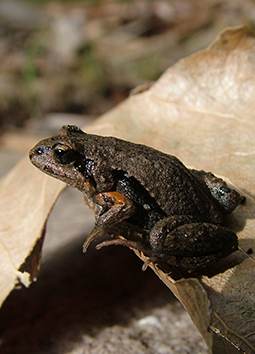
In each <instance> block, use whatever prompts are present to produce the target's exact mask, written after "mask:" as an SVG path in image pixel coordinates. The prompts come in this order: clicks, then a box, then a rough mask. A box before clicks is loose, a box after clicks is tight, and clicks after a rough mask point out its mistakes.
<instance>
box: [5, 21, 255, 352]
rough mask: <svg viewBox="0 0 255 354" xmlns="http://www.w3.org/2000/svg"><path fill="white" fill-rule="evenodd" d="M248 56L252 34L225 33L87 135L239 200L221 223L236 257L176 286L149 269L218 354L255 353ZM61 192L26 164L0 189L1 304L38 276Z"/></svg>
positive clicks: (254, 89)
mask: <svg viewBox="0 0 255 354" xmlns="http://www.w3.org/2000/svg"><path fill="white" fill-rule="evenodd" d="M254 58H255V38H254V34H253V32H252V31H251V30H249V29H247V28H244V27H240V28H232V29H227V30H225V31H224V32H222V33H221V34H220V35H219V37H218V38H217V39H216V40H215V41H214V42H213V43H212V45H211V46H210V47H209V48H208V49H206V50H203V51H200V52H198V53H197V54H195V55H192V56H190V57H188V58H185V59H183V60H180V61H179V62H178V63H177V64H176V65H174V66H173V67H171V68H170V69H169V70H167V71H166V72H165V74H164V75H163V76H162V77H161V78H160V79H159V80H158V81H157V82H156V83H155V84H154V85H153V86H152V87H151V88H150V89H149V90H147V91H145V92H142V93H140V94H137V95H133V96H131V97H130V98H129V99H127V100H126V101H125V102H124V103H122V104H121V105H119V106H118V107H117V108H115V109H114V110H112V111H110V112H109V113H108V114H106V115H104V116H103V117H102V118H101V119H99V120H97V121H96V123H95V124H93V125H91V126H90V127H89V128H86V131H87V132H93V133H98V134H104V135H115V136H117V137H121V138H125V139H127V140H131V141H134V142H140V143H145V144H147V145H151V146H153V147H155V148H158V149H160V150H163V151H165V152H169V153H171V154H173V155H176V156H178V157H179V158H180V159H181V160H182V161H183V162H184V163H185V164H186V165H188V166H192V167H194V168H197V169H204V170H208V171H212V172H213V173H215V174H217V175H220V176H221V177H223V178H224V179H227V181H228V182H229V183H231V184H232V185H234V186H235V187H236V188H237V189H238V190H239V191H240V192H241V193H242V194H243V195H245V196H246V198H247V199H246V204H245V205H243V206H239V207H238V208H237V210H236V211H235V212H234V213H233V214H232V215H231V217H230V218H229V220H228V223H229V226H230V227H231V228H232V229H234V230H235V231H236V233H237V235H238V237H239V247H240V250H239V251H238V252H235V253H234V254H233V255H231V256H230V257H228V259H226V260H224V261H223V262H220V263H219V264H218V265H217V266H215V267H213V268H212V273H211V274H207V275H203V276H201V277H190V278H188V279H180V280H174V279H172V278H171V277H170V276H169V275H167V274H165V273H164V272H162V271H161V270H160V269H158V268H157V266H154V265H151V267H152V268H153V270H154V271H155V273H156V274H157V275H158V276H159V277H160V279H161V280H162V281H163V282H164V283H165V284H166V285H167V286H168V287H169V288H170V289H171V290H172V291H173V292H174V294H175V295H176V296H177V297H178V298H179V300H180V301H181V302H182V304H183V305H184V306H185V308H186V309H187V311H188V312H189V314H190V316H191V318H192V319H193V321H194V323H195V324H196V325H197V328H198V329H199V331H200V333H201V334H202V335H203V337H204V339H205V341H206V343H207V344H208V346H209V347H210V348H212V350H213V351H214V352H215V353H236V352H238V353H240V351H239V350H238V349H240V350H241V352H245V353H253V352H255V332H254V329H255V311H254V297H255V295H254V294H255V284H254V280H253V279H254V277H253V273H254V254H253V253H252V250H254V249H255V244H254V216H255V208H254V205H255V204H254V195H255V183H254V178H253V174H254V154H255V153H254V151H255V146H254V139H253V137H254V134H255V124H254V119H255V117H254V109H255V100H254V97H255V78H254V75H253V73H254V71H255V60H254ZM62 188H63V185H62V184H60V182H57V181H55V180H54V179H52V178H49V177H47V176H46V175H44V174H42V173H40V172H39V171H37V170H36V169H35V168H34V167H33V166H32V165H30V164H29V162H28V160H27V159H26V160H23V161H21V163H20V164H19V165H18V166H16V168H15V170H14V171H12V172H11V173H10V174H9V175H8V176H7V177H6V179H4V180H3V181H2V184H1V186H0V196H1V197H0V210H1V214H0V218H1V220H0V242H1V243H0V246H1V247H0V262H1V267H2V271H1V275H0V284H1V285H0V294H1V295H0V296H1V301H3V300H4V298H5V297H6V296H7V295H8V293H9V292H10V291H11V289H12V288H13V286H14V284H15V282H17V280H19V281H21V282H23V283H24V284H28V275H29V273H30V274H32V277H34V276H35V275H36V272H37V266H38V261H39V256H38V255H39V252H38V250H37V249H40V247H39V246H40V240H41V237H42V230H43V227H44V223H45V220H46V218H47V215H48V213H49V212H50V210H51V208H52V205H53V204H54V201H55V199H56V197H57V195H58V193H59V192H60V190H61V189H62ZM38 242H39V243H38ZM35 245H37V248H34V247H35ZM248 249H250V252H249V254H247V250H248ZM33 250H34V251H33ZM28 255H30V257H28V258H27V256H28ZM138 255H139V256H140V257H141V258H142V259H144V257H143V255H140V254H138ZM23 271H25V272H23Z"/></svg>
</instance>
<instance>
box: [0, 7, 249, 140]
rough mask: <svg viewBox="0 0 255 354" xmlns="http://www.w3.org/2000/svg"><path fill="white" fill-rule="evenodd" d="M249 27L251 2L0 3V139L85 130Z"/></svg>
mask: <svg viewBox="0 0 255 354" xmlns="http://www.w3.org/2000/svg"><path fill="white" fill-rule="evenodd" d="M254 23H255V1H252V0H243V1H238V0H204V1H200V0H169V1H167V0H162V1H123V0H122V1H120V0H119V1H118V0H101V1H99V0H98V1H96V0H94V1H93V0H84V1H68V0H63V1H49V0H30V1H29V0H27V1H25V0H2V1H1V2H0V132H1V134H3V133H4V132H6V131H9V132H10V131H11V132H17V130H18V129H23V130H24V129H25V132H26V133H28V134H29V133H31V132H33V133H34V132H43V129H44V128H45V127H47V129H49V128H50V129H52V130H53V131H55V130H57V129H58V128H59V127H60V126H61V124H62V123H65V122H66V121H68V122H69V123H70V122H74V123H77V124H79V125H82V124H85V123H86V122H89V121H91V119H94V118H95V117H97V116H99V115H101V114H102V113H104V112H106V111H108V110H109V109H110V108H112V107H114V106H115V105H116V104H118V103H119V102H121V101H122V100H123V99H125V98H126V97H127V96H128V95H129V93H130V91H131V90H132V89H133V88H135V87H136V86H137V85H140V84H144V83H148V82H151V81H153V80H157V78H158V77H159V76H160V75H161V74H162V73H163V72H164V71H165V70H166V69H167V68H168V67H169V66H171V65H173V64H174V63H175V62H176V61H177V60H179V59H180V58H183V57H185V56H188V55H190V54H192V53H194V52H196V51H198V50H200V49H203V48H206V47H207V45H208V44H210V43H211V41H212V40H213V39H214V38H215V36H217V34H218V33H219V31H221V30H222V29H224V28H225V27H227V26H235V25H241V24H246V25H249V26H251V27H254ZM2 143H3V142H2Z"/></svg>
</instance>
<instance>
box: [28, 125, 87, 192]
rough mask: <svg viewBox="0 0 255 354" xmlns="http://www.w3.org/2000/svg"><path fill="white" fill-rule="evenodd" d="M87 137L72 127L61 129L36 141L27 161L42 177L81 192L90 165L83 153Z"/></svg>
mask: <svg viewBox="0 0 255 354" xmlns="http://www.w3.org/2000/svg"><path fill="white" fill-rule="evenodd" d="M86 135H87V134H85V133H84V132H83V131H82V130H81V129H79V128H78V127H76V126H74V125H71V126H70V125H67V126H63V127H62V128H61V129H60V130H59V131H58V132H57V134H56V135H54V136H52V137H50V138H47V139H44V140H41V141H39V143H37V144H36V145H35V146H34V147H33V148H32V149H31V150H30V153H29V157H30V160H31V162H32V163H33V164H34V165H35V166H36V167H38V168H39V169H40V170H41V171H43V172H44V173H47V174H48V175H50V176H52V177H55V178H57V179H60V180H62V181H63V182H65V183H67V184H69V185H71V186H72V187H75V188H78V189H80V190H83V188H84V182H86V181H88V180H89V179H90V171H91V168H92V165H93V161H92V160H89V159H86V156H84V154H83V153H82V151H83V150H82V149H83V147H82V146H83V144H82V139H83V140H84V136H86Z"/></svg>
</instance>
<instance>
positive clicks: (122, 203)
mask: <svg viewBox="0 0 255 354" xmlns="http://www.w3.org/2000/svg"><path fill="white" fill-rule="evenodd" d="M93 202H94V203H96V204H98V205H99V206H101V207H102V211H101V213H99V214H98V215H97V218H96V223H95V227H94V228H93V230H92V231H91V233H90V235H89V237H88V238H87V240H86V241H85V243H84V244H83V252H86V251H87V248H88V246H89V244H90V242H91V241H92V240H93V239H94V238H98V237H100V236H103V235H104V234H105V233H106V232H107V230H109V229H110V228H111V227H113V226H114V225H116V224H119V223H120V222H122V221H123V220H125V219H128V218H129V217H130V216H131V215H132V214H133V213H134V212H135V210H136V207H135V204H134V202H133V201H132V200H130V199H129V198H127V197H126V196H124V195H123V194H121V193H119V192H115V191H112V192H103V193H98V194H95V195H94V196H93Z"/></svg>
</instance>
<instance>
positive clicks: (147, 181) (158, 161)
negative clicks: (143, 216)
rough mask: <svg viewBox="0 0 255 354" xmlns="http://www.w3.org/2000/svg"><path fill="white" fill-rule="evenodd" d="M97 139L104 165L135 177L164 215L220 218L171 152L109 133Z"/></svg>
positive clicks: (192, 177) (218, 219)
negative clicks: (125, 139) (99, 139)
mask: <svg viewBox="0 0 255 354" xmlns="http://www.w3.org/2000/svg"><path fill="white" fill-rule="evenodd" d="M98 143H99V145H100V147H101V149H102V151H101V153H102V154H103V155H104V156H105V157H106V156H108V161H107V162H106V161H105V167H106V168H107V166H109V165H110V166H111V168H112V169H116V170H123V171H126V172H127V173H128V174H129V175H130V176H133V177H135V178H136V179H137V180H138V181H139V182H140V183H141V185H142V186H143V187H144V188H145V189H146V190H147V191H148V192H149V194H150V195H151V196H152V197H153V198H154V199H155V200H156V202H157V203H158V205H159V206H160V208H161V209H162V210H163V211H164V212H166V213H167V214H168V215H175V214H176V215H180V214H185V215H188V214H190V215H200V216H201V219H204V220H207V221H212V222H221V221H222V216H221V213H219V211H218V209H217V207H216V206H215V205H214V204H213V203H212V200H211V199H210V198H209V197H208V196H207V195H206V194H205V193H204V192H203V191H202V190H201V188H200V187H199V184H198V181H197V180H196V178H195V177H194V175H193V174H191V172H190V171H189V169H187V168H186V166H184V164H183V163H182V162H181V161H180V160H179V159H177V158H176V157H175V156H172V155H168V154H165V153H163V152H161V151H158V150H155V149H153V148H151V147H148V146H145V145H140V144H134V143H131V142H128V141H124V140H119V139H117V138H113V137H103V140H102V141H100V142H98Z"/></svg>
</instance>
